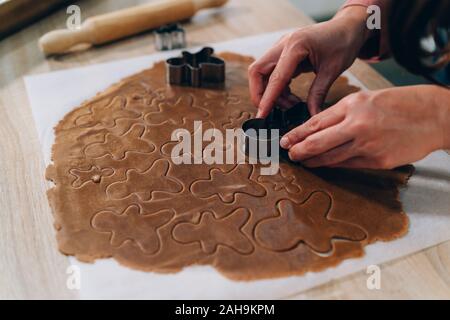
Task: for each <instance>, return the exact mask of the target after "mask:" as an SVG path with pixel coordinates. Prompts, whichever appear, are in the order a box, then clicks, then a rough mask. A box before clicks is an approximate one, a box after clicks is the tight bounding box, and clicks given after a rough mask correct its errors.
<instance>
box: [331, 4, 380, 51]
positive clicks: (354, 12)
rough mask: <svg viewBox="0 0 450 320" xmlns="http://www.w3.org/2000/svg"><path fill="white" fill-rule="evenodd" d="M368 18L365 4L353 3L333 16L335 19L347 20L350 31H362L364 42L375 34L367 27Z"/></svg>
mask: <svg viewBox="0 0 450 320" xmlns="http://www.w3.org/2000/svg"><path fill="white" fill-rule="evenodd" d="M368 18H369V14H368V13H367V8H366V7H365V6H361V5H351V6H347V7H344V8H342V9H341V10H339V11H338V12H337V13H336V15H335V16H334V17H333V20H345V23H346V25H348V27H349V29H350V30H349V32H350V33H355V32H358V31H359V32H361V33H360V34H362V36H363V44H364V43H365V42H366V41H367V40H369V39H370V38H371V37H372V36H373V35H374V33H373V31H372V30H370V29H369V28H367V19H368Z"/></svg>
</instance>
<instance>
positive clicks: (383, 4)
mask: <svg viewBox="0 0 450 320" xmlns="http://www.w3.org/2000/svg"><path fill="white" fill-rule="evenodd" d="M391 1H392V0H347V1H346V2H345V4H344V5H343V6H342V8H341V9H340V10H339V12H338V14H337V16H338V15H339V14H341V13H342V12H344V11H347V10H350V9H352V10H353V9H356V8H359V9H360V10H364V11H365V14H366V17H365V21H364V24H365V29H366V30H367V33H366V42H365V44H364V46H363V47H362V48H361V50H360V55H359V57H360V58H361V59H365V60H369V61H372V62H377V61H380V60H382V59H384V58H387V57H388V56H389V53H390V48H389V40H388V39H389V25H388V17H389V10H390V3H391ZM372 5H376V6H378V7H379V8H380V11H381V21H380V22H381V30H378V29H372V30H369V28H368V27H367V19H368V17H369V14H368V13H367V11H368V10H367V9H368V7H370V6H372Z"/></svg>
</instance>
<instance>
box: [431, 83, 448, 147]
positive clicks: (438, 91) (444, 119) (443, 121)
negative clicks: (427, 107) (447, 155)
mask: <svg viewBox="0 0 450 320" xmlns="http://www.w3.org/2000/svg"><path fill="white" fill-rule="evenodd" d="M433 87H434V88H433V89H434V91H435V92H434V101H435V104H436V106H437V112H438V117H439V119H440V126H441V128H442V135H443V138H442V141H443V142H442V145H443V146H442V149H446V150H450V90H449V89H446V88H442V87H438V86H433Z"/></svg>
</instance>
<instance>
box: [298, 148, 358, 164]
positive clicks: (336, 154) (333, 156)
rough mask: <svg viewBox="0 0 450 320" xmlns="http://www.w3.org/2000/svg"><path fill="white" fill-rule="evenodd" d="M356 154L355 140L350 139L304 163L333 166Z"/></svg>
mask: <svg viewBox="0 0 450 320" xmlns="http://www.w3.org/2000/svg"><path fill="white" fill-rule="evenodd" d="M355 156H356V153H355V149H354V145H353V141H350V142H347V143H345V144H343V145H341V146H339V147H336V148H334V149H332V150H330V151H327V152H325V153H323V154H321V155H318V156H316V157H313V158H310V159H308V160H306V161H303V165H304V166H306V167H309V168H318V167H331V166H333V165H336V164H338V163H342V162H344V161H346V160H348V159H350V158H353V157H355Z"/></svg>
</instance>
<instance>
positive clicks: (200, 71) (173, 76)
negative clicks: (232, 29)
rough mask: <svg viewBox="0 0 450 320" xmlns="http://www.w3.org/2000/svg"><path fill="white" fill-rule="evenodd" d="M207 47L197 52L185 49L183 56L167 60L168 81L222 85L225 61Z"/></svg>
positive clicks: (202, 85) (184, 83) (187, 84)
mask: <svg viewBox="0 0 450 320" xmlns="http://www.w3.org/2000/svg"><path fill="white" fill-rule="evenodd" d="M213 53H214V49H212V48H209V47H206V48H203V49H202V50H200V51H199V52H197V53H190V52H187V51H183V53H182V56H181V57H178V58H172V59H169V60H167V62H166V67H167V81H168V82H169V83H170V84H172V85H180V86H190V87H194V88H198V87H206V88H210V87H220V86H222V85H223V84H224V82H225V61H224V60H222V59H220V58H217V57H214V56H213Z"/></svg>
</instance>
